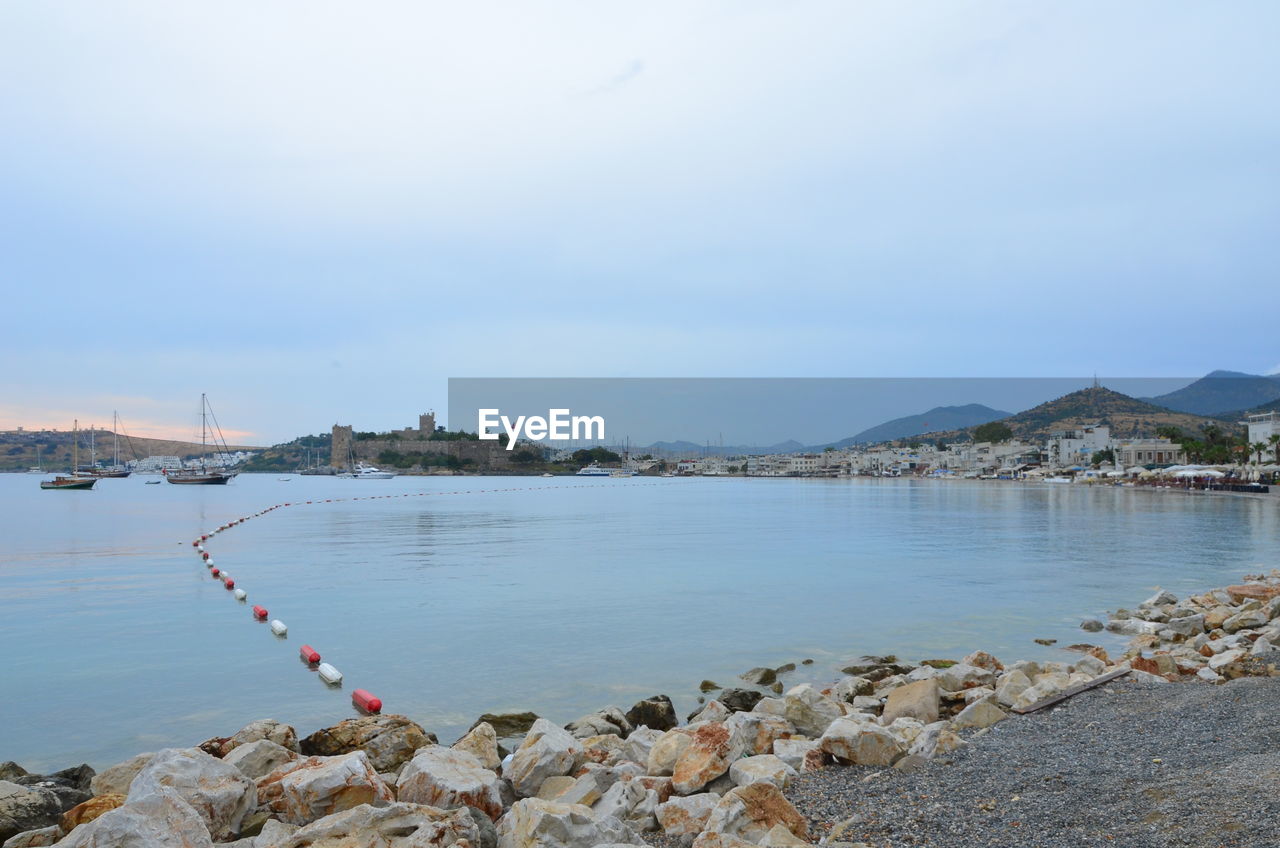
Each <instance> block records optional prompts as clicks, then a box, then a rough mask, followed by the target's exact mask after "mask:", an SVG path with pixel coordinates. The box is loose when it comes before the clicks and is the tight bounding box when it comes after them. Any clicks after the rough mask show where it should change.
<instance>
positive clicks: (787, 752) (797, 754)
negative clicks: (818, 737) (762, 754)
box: [773, 739, 818, 771]
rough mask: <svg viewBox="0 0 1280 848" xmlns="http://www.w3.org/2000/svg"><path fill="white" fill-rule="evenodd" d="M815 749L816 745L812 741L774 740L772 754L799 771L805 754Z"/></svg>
mask: <svg viewBox="0 0 1280 848" xmlns="http://www.w3.org/2000/svg"><path fill="white" fill-rule="evenodd" d="M817 747H818V743H817V742H816V741H815V740H813V739H776V740H774V743H773V753H774V756H776V757H777V758H778V759H780V760H782V761H783V762H784V763H786V764H787V765H789V766H791V767H792V768H793V769H795V770H796V771H799V770H800V766H801V765H802V764H803V763H804V757H805V754H808V753H809V752H810V751H812V750H814V749H815V748H817Z"/></svg>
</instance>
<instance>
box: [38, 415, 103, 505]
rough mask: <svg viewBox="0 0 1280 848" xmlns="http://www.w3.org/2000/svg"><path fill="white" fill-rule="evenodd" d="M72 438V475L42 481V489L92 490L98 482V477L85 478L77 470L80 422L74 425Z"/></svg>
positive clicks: (61, 475) (62, 475)
mask: <svg viewBox="0 0 1280 848" xmlns="http://www.w3.org/2000/svg"><path fill="white" fill-rule="evenodd" d="M71 432H72V436H71V468H72V471H71V473H70V474H59V475H57V476H56V477H54V478H53V479H52V480H41V481H40V488H42V489H92V488H93V484H94V483H96V482H98V478H97V477H84V476H82V475H80V474H77V473H76V471H75V468H76V467H77V466H78V465H79V459H80V452H79V449H78V445H77V441H78V439H79V434H80V422H79V421H78V420H77V421H76V422H75V423H74V424H73V425H72V430H71Z"/></svg>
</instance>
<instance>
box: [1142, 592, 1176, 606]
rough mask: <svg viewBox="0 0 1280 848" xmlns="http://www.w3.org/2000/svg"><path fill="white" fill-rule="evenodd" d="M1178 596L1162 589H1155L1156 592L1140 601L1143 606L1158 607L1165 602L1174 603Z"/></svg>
mask: <svg viewBox="0 0 1280 848" xmlns="http://www.w3.org/2000/svg"><path fill="white" fill-rule="evenodd" d="M1177 602H1178V596H1177V595H1175V594H1173V593H1172V592H1166V591H1165V590H1164V589H1157V590H1156V593H1155V594H1154V595H1152V596H1151V597H1149V598H1147V599H1146V600H1145V601H1143V602H1142V605H1143V606H1144V607H1160V606H1164V605H1166V604H1176V603H1177Z"/></svg>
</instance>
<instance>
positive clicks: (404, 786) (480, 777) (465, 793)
mask: <svg viewBox="0 0 1280 848" xmlns="http://www.w3.org/2000/svg"><path fill="white" fill-rule="evenodd" d="M396 798H397V800H400V801H407V802H409V803H411V804H426V805H428V806H432V807H439V808H440V809H443V810H453V809H457V808H459V807H475V808H476V809H478V810H480V811H481V812H483V813H484V814H485V815H487V816H488V817H489V818H490V819H492V820H493V821H497V820H498V817H499V816H501V815H502V792H501V790H500V789H499V781H498V775H497V774H495V773H494V772H492V771H490V770H489V769H487V768H485V767H484V766H483V765H481V763H480V760H478V759H477V758H476V757H474V756H472V755H471V754H468V753H467V752H466V751H459V750H457V749H456V748H442V747H440V746H439V745H428V746H427V747H425V748H419V749H418V752H417V753H416V754H414V755H413V759H412V760H410V761H409V763H408V765H406V766H405V767H404V770H403V771H402V772H401V773H400V778H399V780H398V781H397V785H396Z"/></svg>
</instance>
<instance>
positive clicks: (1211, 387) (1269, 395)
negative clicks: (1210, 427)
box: [1143, 371, 1280, 416]
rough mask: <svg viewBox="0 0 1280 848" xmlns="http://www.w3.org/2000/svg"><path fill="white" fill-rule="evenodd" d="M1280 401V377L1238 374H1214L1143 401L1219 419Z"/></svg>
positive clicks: (1217, 372)
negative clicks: (1242, 410)
mask: <svg viewBox="0 0 1280 848" xmlns="http://www.w3.org/2000/svg"><path fill="white" fill-rule="evenodd" d="M1277 399H1280V374H1273V375H1271V376H1269V377H1264V376H1262V375H1260V374H1243V373H1241V372H1239V371H1212V372H1210V373H1209V374H1206V375H1205V376H1203V377H1201V378H1200V379H1199V380H1196V381H1195V382H1194V383H1191V384H1190V385H1187V386H1183V387H1182V388H1180V389H1178V390H1177V391H1173V392H1169V393H1168V394H1163V395H1158V396H1157V397H1153V398H1143V400H1145V401H1147V402H1148V403H1153V404H1155V405H1156V406H1163V407H1167V408H1168V409H1173V410H1177V411H1178V412H1190V413H1192V414H1193V415H1210V416H1219V415H1223V414H1224V413H1227V412H1232V411H1235V410H1241V409H1249V408H1252V407H1255V406H1259V405H1261V404H1265V403H1270V402H1271V401H1274V400H1277Z"/></svg>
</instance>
